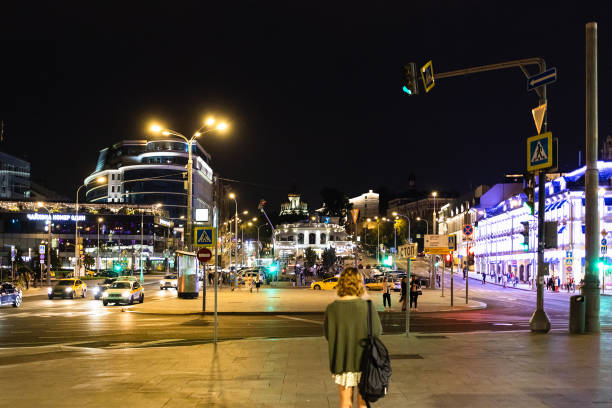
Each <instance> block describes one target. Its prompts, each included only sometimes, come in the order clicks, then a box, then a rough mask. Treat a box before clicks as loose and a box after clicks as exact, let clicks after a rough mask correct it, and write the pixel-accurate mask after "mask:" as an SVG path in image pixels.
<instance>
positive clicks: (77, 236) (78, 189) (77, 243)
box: [74, 176, 106, 277]
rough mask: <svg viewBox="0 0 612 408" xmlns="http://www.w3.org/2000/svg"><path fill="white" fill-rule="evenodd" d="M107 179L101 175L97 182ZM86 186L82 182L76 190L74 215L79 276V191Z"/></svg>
mask: <svg viewBox="0 0 612 408" xmlns="http://www.w3.org/2000/svg"><path fill="white" fill-rule="evenodd" d="M105 181H106V177H104V176H101V177H98V178H97V179H96V183H98V184H102V183H104V182H105ZM83 187H85V184H82V185H80V186H79V188H77V191H76V204H75V217H74V275H75V276H76V277H79V276H80V274H81V268H80V262H79V261H80V259H81V254H80V245H79V191H81V189H82V188H83Z"/></svg>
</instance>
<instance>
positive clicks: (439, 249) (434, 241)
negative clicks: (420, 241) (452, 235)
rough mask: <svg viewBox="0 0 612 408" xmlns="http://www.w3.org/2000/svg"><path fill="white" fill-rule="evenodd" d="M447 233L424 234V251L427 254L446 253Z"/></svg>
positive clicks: (448, 250)
mask: <svg viewBox="0 0 612 408" xmlns="http://www.w3.org/2000/svg"><path fill="white" fill-rule="evenodd" d="M450 251H451V250H450V249H449V248H448V235H429V234H428V235H425V253H427V254H436V255H441V254H448V253H450Z"/></svg>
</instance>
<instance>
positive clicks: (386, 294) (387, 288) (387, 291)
mask: <svg viewBox="0 0 612 408" xmlns="http://www.w3.org/2000/svg"><path fill="white" fill-rule="evenodd" d="M382 290H383V308H384V309H385V311H390V310H391V285H390V284H389V279H388V278H384V279H383V283H382ZM387 304H389V309H387Z"/></svg>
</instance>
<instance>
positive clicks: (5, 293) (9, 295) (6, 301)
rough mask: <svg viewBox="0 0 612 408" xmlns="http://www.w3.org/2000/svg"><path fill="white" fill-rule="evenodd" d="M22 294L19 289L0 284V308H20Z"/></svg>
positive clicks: (7, 283)
mask: <svg viewBox="0 0 612 408" xmlns="http://www.w3.org/2000/svg"><path fill="white" fill-rule="evenodd" d="M22 299H23V294H22V293H21V289H19V288H18V287H17V286H15V285H13V284H12V283H9V282H2V283H0V306H5V305H13V307H19V306H21V301H22Z"/></svg>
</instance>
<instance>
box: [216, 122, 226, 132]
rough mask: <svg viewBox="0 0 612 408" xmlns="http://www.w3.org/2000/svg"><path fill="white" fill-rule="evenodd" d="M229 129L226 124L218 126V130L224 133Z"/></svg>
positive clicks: (222, 123)
mask: <svg viewBox="0 0 612 408" xmlns="http://www.w3.org/2000/svg"><path fill="white" fill-rule="evenodd" d="M227 127H228V124H227V123H225V122H221V123H219V124H218V125H217V130H219V131H221V132H223V131H224V130H226V129H227Z"/></svg>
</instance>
